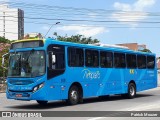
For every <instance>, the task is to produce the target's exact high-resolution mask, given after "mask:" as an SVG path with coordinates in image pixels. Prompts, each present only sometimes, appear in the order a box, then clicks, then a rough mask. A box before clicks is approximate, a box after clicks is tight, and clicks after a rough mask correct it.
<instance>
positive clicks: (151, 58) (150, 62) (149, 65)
mask: <svg viewBox="0 0 160 120" xmlns="http://www.w3.org/2000/svg"><path fill="white" fill-rule="evenodd" d="M147 68H148V69H154V68H155V57H154V56H147Z"/></svg>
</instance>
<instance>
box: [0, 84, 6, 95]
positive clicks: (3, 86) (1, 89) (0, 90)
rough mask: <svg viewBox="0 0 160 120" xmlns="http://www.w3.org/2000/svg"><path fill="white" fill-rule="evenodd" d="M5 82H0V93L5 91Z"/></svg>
mask: <svg viewBox="0 0 160 120" xmlns="http://www.w3.org/2000/svg"><path fill="white" fill-rule="evenodd" d="M5 90H6V84H0V93H2V92H5Z"/></svg>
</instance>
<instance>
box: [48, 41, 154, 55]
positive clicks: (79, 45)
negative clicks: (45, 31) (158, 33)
mask: <svg viewBox="0 0 160 120" xmlns="http://www.w3.org/2000/svg"><path fill="white" fill-rule="evenodd" d="M45 44H47V45H49V44H60V45H67V46H72V47H82V48H89V49H96V50H108V51H115V52H126V53H136V54H148V55H155V54H154V53H147V52H141V51H134V50H131V49H126V48H120V47H114V46H113V47H112V45H111V46H110V47H107V46H106V47H104V46H97V45H94V44H93V45H91V44H79V43H73V42H64V41H59V40H55V39H52V38H47V39H46V40H45Z"/></svg>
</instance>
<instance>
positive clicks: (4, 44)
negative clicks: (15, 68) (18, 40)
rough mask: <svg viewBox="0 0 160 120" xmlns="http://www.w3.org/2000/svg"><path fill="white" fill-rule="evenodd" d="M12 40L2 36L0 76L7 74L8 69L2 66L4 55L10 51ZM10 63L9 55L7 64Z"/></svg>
mask: <svg viewBox="0 0 160 120" xmlns="http://www.w3.org/2000/svg"><path fill="white" fill-rule="evenodd" d="M10 43H11V42H10V40H8V39H5V38H4V37H0V77H2V76H3V75H4V74H5V76H6V73H7V70H4V69H3V68H2V55H4V54H6V53H8V52H9V47H10ZM7 65H8V57H7V58H6V59H5V66H7Z"/></svg>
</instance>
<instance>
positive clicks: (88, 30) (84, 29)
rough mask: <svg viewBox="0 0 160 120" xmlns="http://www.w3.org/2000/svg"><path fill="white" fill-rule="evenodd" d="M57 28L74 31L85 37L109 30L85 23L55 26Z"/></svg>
mask: <svg viewBox="0 0 160 120" xmlns="http://www.w3.org/2000/svg"><path fill="white" fill-rule="evenodd" d="M57 30H63V31H75V33H76V34H81V35H84V36H86V37H90V36H96V35H98V34H101V33H104V32H109V30H107V29H105V28H104V27H92V26H87V25H81V26H79V25H71V26H62V27H57Z"/></svg>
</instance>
